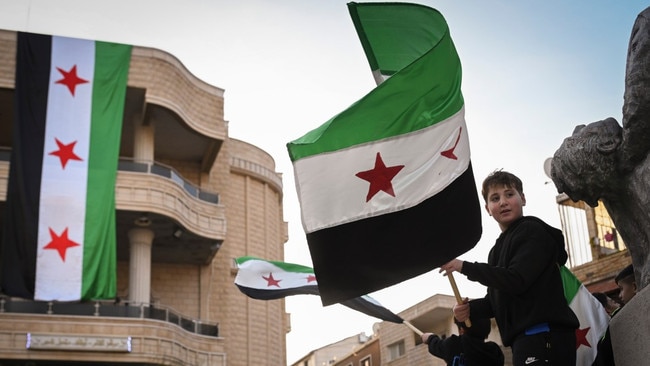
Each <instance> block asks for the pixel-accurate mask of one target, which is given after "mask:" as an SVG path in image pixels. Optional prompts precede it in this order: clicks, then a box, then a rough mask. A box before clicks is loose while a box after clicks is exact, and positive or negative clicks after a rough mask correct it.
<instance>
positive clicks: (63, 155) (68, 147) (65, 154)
mask: <svg viewBox="0 0 650 366" xmlns="http://www.w3.org/2000/svg"><path fill="white" fill-rule="evenodd" d="M54 140H55V141H56V144H57V146H58V147H59V149H58V150H55V151H52V152H51V153H49V155H54V156H58V157H59V159H61V166H62V167H63V169H65V166H66V164H68V160H79V161H81V158H80V157H79V156H77V154H75V153H74V151H72V150H74V145H75V144H76V143H77V141H73V142H71V143H69V144H64V143H62V142H61V141H59V139H57V138H55V139H54Z"/></svg>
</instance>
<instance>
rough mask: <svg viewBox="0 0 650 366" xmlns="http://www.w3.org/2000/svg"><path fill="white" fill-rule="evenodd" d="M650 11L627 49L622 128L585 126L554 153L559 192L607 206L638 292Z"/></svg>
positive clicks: (649, 224)
mask: <svg viewBox="0 0 650 366" xmlns="http://www.w3.org/2000/svg"><path fill="white" fill-rule="evenodd" d="M649 21H650V8H647V9H646V10H644V11H643V12H641V13H640V14H639V16H638V17H637V19H636V21H635V23H634V26H633V28H632V35H631V37H630V43H629V46H628V54H627V65H626V73H625V95H624V102H623V126H622V127H621V126H620V125H619V123H618V122H617V121H616V120H615V119H614V118H607V119H604V120H602V121H598V122H593V123H590V124H588V125H586V126H585V125H580V126H577V127H576V128H575V130H574V131H573V135H572V136H570V137H568V138H566V139H565V140H564V142H563V143H562V145H561V146H560V148H559V149H558V150H557V151H556V152H555V154H554V156H553V160H552V163H551V177H552V179H553V182H554V183H555V186H556V187H557V189H558V192H560V193H562V192H564V193H566V194H567V195H568V196H569V197H570V198H571V199H572V200H574V201H579V200H583V201H585V202H586V203H587V204H589V205H590V206H592V207H595V206H596V205H597V204H598V200H599V199H600V200H602V202H603V203H604V205H605V207H606V208H607V211H608V212H609V214H610V215H611V217H612V220H613V221H614V223H615V224H616V228H617V230H618V232H619V233H620V234H621V237H622V238H623V240H624V241H625V244H626V245H627V247H628V249H629V251H630V255H631V257H632V264H633V265H634V270H635V275H636V279H637V289H638V290H639V291H640V290H641V289H642V288H644V287H645V286H647V285H648V284H649V283H650V154H648V152H649V151H650V22H649Z"/></svg>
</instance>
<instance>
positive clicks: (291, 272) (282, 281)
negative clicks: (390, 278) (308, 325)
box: [235, 256, 404, 324]
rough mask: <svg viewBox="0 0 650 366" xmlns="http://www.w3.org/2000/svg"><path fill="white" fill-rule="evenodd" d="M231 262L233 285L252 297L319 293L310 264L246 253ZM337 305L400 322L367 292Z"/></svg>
mask: <svg viewBox="0 0 650 366" xmlns="http://www.w3.org/2000/svg"><path fill="white" fill-rule="evenodd" d="M235 263H236V264H237V268H238V271H237V276H236V277H235V285H237V287H238V288H239V290H240V291H241V292H242V293H244V294H245V295H247V296H248V297H251V298H253V299H258V300H274V299H281V298H284V297H286V296H290V295H319V294H320V293H319V291H318V282H317V281H316V276H315V275H314V270H313V269H312V268H310V267H307V266H303V265H300V264H294V263H286V262H278V261H268V260H264V259H260V258H255V257H250V256H247V257H239V258H236V259H235ZM341 305H344V306H347V307H349V308H351V309H353V310H356V311H360V312H362V313H364V314H366V315H370V316H374V317H375V318H379V319H381V320H385V321H389V322H393V323H400V324H401V323H403V322H404V319H402V318H401V317H400V316H399V315H397V314H395V313H393V312H391V311H390V310H388V309H386V308H385V307H383V306H382V305H381V304H380V303H379V302H377V300H375V299H373V298H371V297H370V296H367V295H364V296H359V297H356V298H352V299H349V300H346V301H343V302H341Z"/></svg>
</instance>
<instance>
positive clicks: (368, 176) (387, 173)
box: [355, 153, 404, 202]
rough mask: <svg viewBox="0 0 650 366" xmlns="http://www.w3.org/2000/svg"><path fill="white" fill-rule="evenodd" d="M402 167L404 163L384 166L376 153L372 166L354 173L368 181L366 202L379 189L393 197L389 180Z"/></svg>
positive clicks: (379, 154) (393, 193)
mask: <svg viewBox="0 0 650 366" xmlns="http://www.w3.org/2000/svg"><path fill="white" fill-rule="evenodd" d="M402 168H404V165H394V166H390V167H386V165H385V164H384V161H383V160H382V159H381V153H377V156H376V157H375V167H374V168H372V169H371V170H366V171H363V172H359V173H357V174H355V175H356V176H357V177H359V178H361V179H363V180H367V181H368V182H370V187H369V188H368V195H367V196H366V202H368V201H370V199H371V198H372V197H374V195H375V194H377V192H379V191H384V192H386V193H388V194H390V195H391V196H393V197H395V192H393V184H392V183H391V181H392V180H393V178H394V177H395V176H396V175H397V173H399V171H400V170H402Z"/></svg>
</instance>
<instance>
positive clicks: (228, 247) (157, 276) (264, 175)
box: [0, 31, 290, 366]
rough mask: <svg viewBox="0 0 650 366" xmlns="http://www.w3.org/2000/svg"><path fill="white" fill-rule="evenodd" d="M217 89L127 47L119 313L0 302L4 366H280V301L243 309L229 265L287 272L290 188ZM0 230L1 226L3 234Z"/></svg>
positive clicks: (8, 46)
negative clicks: (253, 259) (242, 131)
mask: <svg viewBox="0 0 650 366" xmlns="http://www.w3.org/2000/svg"><path fill="white" fill-rule="evenodd" d="M15 53H16V33H15V32H11V31H0V224H1V223H2V221H3V219H4V216H3V215H4V208H5V203H6V199H7V198H6V195H7V182H8V178H9V177H8V176H9V164H10V156H11V150H12V138H11V135H12V132H11V131H12V124H13V97H14V88H15V85H14V72H15ZM223 92H224V91H223V90H222V89H220V88H218V87H214V86H211V85H208V84H206V83H205V82H203V81H201V80H199V79H197V78H196V77H195V76H193V75H192V74H190V73H189V72H188V71H187V69H186V68H185V67H184V66H183V65H182V64H181V63H180V62H179V61H178V60H177V59H176V58H174V56H173V55H170V54H168V53H165V52H163V51H160V50H156V49H151V48H144V47H137V46H136V47H133V51H132V57H131V64H130V71H129V76H128V90H127V97H126V106H125V113H124V120H123V128H122V137H121V145H120V162H119V168H118V174H117V184H116V187H115V188H116V189H115V195H116V204H117V206H116V217H117V235H118V245H117V258H118V271H117V284H118V297H119V299H115V301H113V300H111V301H92V302H84V303H58V302H39V301H30V300H25V299H17V298H11V297H8V296H6V295H1V294H0V365H3V366H4V365H69V364H72V361H74V362H75V363H74V364H75V365H76V364H92V365H102V364H103V365H117V364H129V365H211V366H220V365H242V366H243V365H274V366H275V365H286V344H285V334H286V333H287V332H288V331H289V328H290V324H289V317H288V314H287V313H286V312H285V306H284V301H283V300H274V301H260V300H252V299H249V298H247V297H246V296H244V295H243V294H242V293H241V292H239V290H238V289H237V287H236V286H235V285H234V284H233V280H234V276H235V274H236V269H235V268H234V266H233V261H232V260H233V258H235V257H239V256H243V255H254V256H259V257H263V258H267V259H273V260H282V259H283V258H284V249H283V244H284V243H285V242H286V241H287V239H288V238H287V235H288V234H287V225H286V222H284V220H283V209H282V177H281V175H280V174H279V173H277V172H276V171H275V162H274V160H273V159H272V157H271V156H269V155H268V154H267V153H266V152H264V151H262V150H260V149H259V148H257V147H255V146H253V145H251V144H248V143H246V142H244V141H238V140H235V139H230V138H229V136H228V122H227V121H225V120H224V115H223V112H224V97H223ZM1 227H2V225H0V230H2V229H1Z"/></svg>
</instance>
